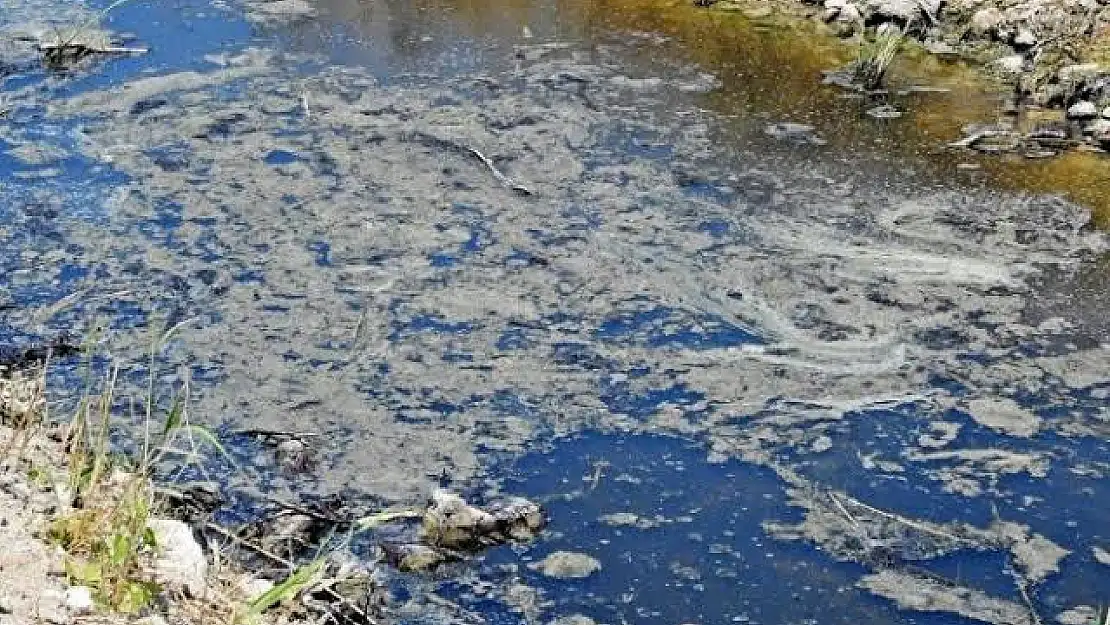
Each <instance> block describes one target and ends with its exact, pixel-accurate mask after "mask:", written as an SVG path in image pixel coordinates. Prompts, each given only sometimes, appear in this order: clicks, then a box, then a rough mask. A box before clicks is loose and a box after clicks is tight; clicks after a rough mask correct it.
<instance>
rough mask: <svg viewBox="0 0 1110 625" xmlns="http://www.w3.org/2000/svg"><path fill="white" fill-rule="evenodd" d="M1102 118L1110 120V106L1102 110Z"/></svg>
mask: <svg viewBox="0 0 1110 625" xmlns="http://www.w3.org/2000/svg"><path fill="white" fill-rule="evenodd" d="M1102 117H1103V118H1104V119H1110V106H1108V107H1106V108H1104V109H1102Z"/></svg>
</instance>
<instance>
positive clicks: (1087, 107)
mask: <svg viewBox="0 0 1110 625" xmlns="http://www.w3.org/2000/svg"><path fill="white" fill-rule="evenodd" d="M1097 114H1098V109H1097V108H1096V107H1095V105H1094V103H1093V102H1087V101H1082V102H1076V103H1075V104H1072V105H1071V106H1070V107H1068V119H1090V118H1092V117H1094V116H1095V115H1097Z"/></svg>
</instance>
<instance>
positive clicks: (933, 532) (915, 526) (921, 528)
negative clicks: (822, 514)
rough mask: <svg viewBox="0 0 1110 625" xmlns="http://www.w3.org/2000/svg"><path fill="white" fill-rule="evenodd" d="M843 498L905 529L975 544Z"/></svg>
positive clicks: (849, 498) (851, 499) (847, 497)
mask: <svg viewBox="0 0 1110 625" xmlns="http://www.w3.org/2000/svg"><path fill="white" fill-rule="evenodd" d="M844 498H845V499H847V500H848V502H849V503H851V504H852V505H854V506H859V507H860V508H863V509H864V510H866V511H868V512H870V513H872V514H876V515H878V516H881V517H883V518H885V519H889V520H891V521H895V522H897V523H901V524H902V525H905V526H906V527H912V528H913V529H915V530H917V531H919V532H921V533H923V534H930V535H932V536H938V537H940V538H946V539H948V540H952V541H955V542H958V543H965V544H976V543H974V541H971V540H968V539H966V538H961V537H959V536H956V535H953V534H949V533H948V532H943V531H941V530H938V529H934V528H932V527H929V526H928V525H923V524H921V523H918V522H917V521H914V520H912V519H907V518H906V517H903V516H899V515H897V514H894V513H892V512H887V511H885V510H880V509H878V508H876V507H874V506H869V505H867V504H865V503H863V502H862V501H860V500H858V499H856V498H854V497H851V496H848V495H844Z"/></svg>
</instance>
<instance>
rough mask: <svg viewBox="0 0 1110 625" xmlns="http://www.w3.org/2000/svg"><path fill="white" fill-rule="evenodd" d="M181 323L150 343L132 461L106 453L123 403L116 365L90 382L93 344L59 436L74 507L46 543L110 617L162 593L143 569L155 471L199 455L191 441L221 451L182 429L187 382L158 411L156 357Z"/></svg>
mask: <svg viewBox="0 0 1110 625" xmlns="http://www.w3.org/2000/svg"><path fill="white" fill-rule="evenodd" d="M182 325H183V324H179V325H177V326H174V327H173V328H170V329H169V330H167V331H165V332H156V333H154V335H153V337H152V340H151V345H150V352H149V354H148V355H149V361H148V363H147V368H148V377H147V387H146V396H145V398H144V400H143V406H144V407H143V414H142V415H141V416H142V419H143V440H142V446H141V448H140V449H139V450H138V452H137V454H136V455H135V456H133V457H128V456H122V455H115V454H113V451H112V450H113V447H112V441H111V434H112V430H113V427H114V424H115V421H117V420H118V418H119V417H118V415H117V412H116V408H117V406H118V405H120V404H121V403H122V402H120V398H119V397H118V392H119V391H118V389H119V379H120V373H121V368H122V367H121V365H120V364H119V363H113V364H112V365H111V366H110V367H109V370H108V372H107V373H106V374H104V375H103V377H101V378H100V379H96V377H95V376H94V375H93V374H92V366H91V362H92V357H93V354H94V352H93V348H92V345H93V343H94V342H90V343H89V344H88V345H87V346H86V349H85V358H84V362H83V365H82V369H83V374H84V376H85V378H86V384H85V389H84V392H83V394H82V397H81V398H80V400H79V401H78V403H77V408H76V409H75V411H74V414H73V417H72V419H71V420H70V423H69V427H68V431H67V434H66V437H65V443H66V454H67V457H66V465H67V467H66V468H67V470H68V473H69V478H70V484H69V487H70V493H69V494H70V497H71V498H72V506H73V507H72V509H71V510H69V511H68V512H66V513H64V514H62V515H61V516H59V517H58V518H57V519H55V520H54V522H53V523H52V525H51V527H50V530H49V537H50V538H51V539H52V540H54V541H55V542H57V543H58V544H60V545H61V546H62V547H63V548H64V549H65V551H66V561H65V568H66V574H67V577H68V578H69V582H70V583H71V584H73V585H81V586H87V587H89V588H90V589H91V590H92V592H93V597H94V599H95V601H96V602H97V604H98V605H99V606H100V607H101V608H102V609H105V610H107V611H110V612H123V613H135V612H137V611H139V610H140V609H142V608H143V607H144V606H146V605H148V604H150V603H151V602H152V601H153V600H154V598H155V597H156V596H157V595H158V593H159V592H160V591H161V590H162V589H161V588H160V586H159V584H158V583H157V581H156V580H154V579H151V577H150V576H149V574H148V573H147V571H148V570H149V567H148V566H146V564H147V562H148V560H149V559H150V558H153V557H154V555H155V553H156V551H157V548H158V545H157V540H156V537H155V535H154V533H153V532H152V531H151V530H150V528H149V521H150V518H151V514H152V511H154V510H156V509H157V508H158V505H159V502H158V500H157V497H156V495H155V492H154V488H153V482H152V475H153V472H154V470H155V469H156V468H157V467H159V466H160V465H161V464H163V463H164V462H165V461H167V460H169V459H171V458H177V459H180V461H181V462H184V463H190V462H195V461H196V460H197V459H199V457H200V456H199V454H198V446H197V444H196V441H197V439H198V438H200V439H202V440H203V441H204V442H207V443H209V444H210V445H212V446H214V447H215V448H216V449H217V450H218V451H220V452H221V453H223V448H222V447H221V446H220V444H219V442H218V441H217V440H216V439H215V437H214V436H212V435H211V433H209V432H208V431H207V430H205V429H203V428H201V427H199V426H195V425H192V424H190V423H189V419H188V410H187V404H188V395H189V384H188V380H187V379H186V380H185V381H183V382H182V383H181V384H180V387H179V388H176V389H174V392H173V401H172V403H171V406H170V408H169V409H168V410H166V411H165V412H164V413H162V412H161V411H160V410H159V408H158V405H157V390H158V389H157V388H156V371H157V365H158V355H159V354H160V353H161V351H162V349H163V347H164V346H165V345H166V343H167V342H168V341H169V340H170V338H172V336H173V334H174V333H175V332H177V330H179V329H180V328H181V327H182ZM43 374H45V368H44V369H43ZM43 386H45V385H43ZM132 405H133V404H132ZM182 442H184V443H185V446H182Z"/></svg>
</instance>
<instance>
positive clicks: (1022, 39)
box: [1013, 28, 1037, 50]
mask: <svg viewBox="0 0 1110 625" xmlns="http://www.w3.org/2000/svg"><path fill="white" fill-rule="evenodd" d="M1013 45H1014V47H1015V48H1017V49H1018V50H1028V49H1029V48H1032V47H1033V46H1035V45H1037V36H1036V35H1034V34H1033V32H1032V31H1030V30H1029V29H1028V28H1022V29H1021V30H1019V31H1018V33H1017V35H1015V36H1014V41H1013Z"/></svg>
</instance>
